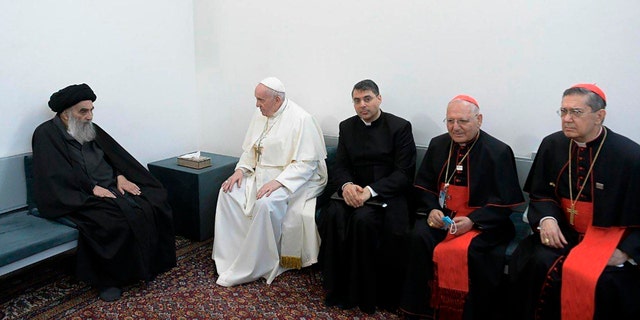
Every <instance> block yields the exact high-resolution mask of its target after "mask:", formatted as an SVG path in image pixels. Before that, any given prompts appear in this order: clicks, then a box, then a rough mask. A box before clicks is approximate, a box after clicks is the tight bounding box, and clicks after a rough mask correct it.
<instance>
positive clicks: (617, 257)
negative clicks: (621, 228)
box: [607, 248, 629, 266]
mask: <svg viewBox="0 0 640 320" xmlns="http://www.w3.org/2000/svg"><path fill="white" fill-rule="evenodd" d="M627 260H629V255H628V254H626V253H624V252H623V251H622V250H620V249H618V248H616V250H615V251H613V254H612V255H611V258H609V262H607V265H608V266H618V265H621V264H623V263H625V262H627Z"/></svg>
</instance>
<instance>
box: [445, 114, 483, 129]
mask: <svg viewBox="0 0 640 320" xmlns="http://www.w3.org/2000/svg"><path fill="white" fill-rule="evenodd" d="M474 117H478V115H477V114H476V115H474ZM472 119H473V118H471V119H449V118H444V120H442V122H444V123H446V124H447V125H454V124H455V123H456V122H458V125H459V126H461V127H463V126H466V125H468V124H469V123H471V120H472Z"/></svg>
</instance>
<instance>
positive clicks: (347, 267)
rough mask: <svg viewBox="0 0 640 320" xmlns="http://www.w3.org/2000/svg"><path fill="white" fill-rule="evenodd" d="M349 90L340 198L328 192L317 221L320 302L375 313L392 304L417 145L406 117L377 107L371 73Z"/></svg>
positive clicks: (338, 172)
mask: <svg viewBox="0 0 640 320" xmlns="http://www.w3.org/2000/svg"><path fill="white" fill-rule="evenodd" d="M351 95H352V99H353V104H354V108H355V111H356V113H357V115H355V116H353V117H351V118H348V119H346V120H344V121H342V122H341V123H340V137H339V140H338V149H337V153H336V164H335V170H334V172H333V175H334V176H333V177H332V179H333V182H334V183H335V185H337V186H338V188H337V190H335V191H337V193H338V195H340V196H341V197H342V198H343V199H344V200H332V201H331V203H330V204H329V206H328V207H327V208H326V209H324V210H323V212H322V215H321V219H320V223H319V231H320V237H321V238H322V244H321V247H322V248H321V252H322V258H323V260H322V261H323V265H324V269H323V276H324V285H325V288H326V289H327V290H328V294H327V297H326V299H325V303H326V304H327V305H329V306H332V305H339V306H340V307H342V308H345V309H348V308H351V307H355V306H359V307H360V309H361V310H362V311H363V312H365V313H374V312H375V308H376V306H380V307H383V308H386V309H394V308H395V307H397V301H398V297H399V291H400V282H401V278H400V276H399V274H400V273H402V271H403V270H402V267H401V265H402V261H403V259H404V256H403V254H402V253H403V252H402V237H403V235H404V232H405V231H406V228H407V227H408V221H409V216H408V209H407V199H406V195H407V191H408V190H409V189H410V187H411V183H412V181H413V175H414V172H415V161H416V147H415V143H414V141H413V133H412V132H411V124H410V123H409V122H408V121H406V120H404V119H402V118H399V117H397V116H395V115H393V114H390V113H387V112H383V111H382V110H380V104H381V103H382V96H381V95H380V92H379V90H378V86H377V85H376V84H375V83H374V82H373V81H371V80H363V81H360V82H358V83H357V84H356V85H355V86H354V88H353V90H352V92H351ZM330 174H331V173H330ZM332 191H333V190H332ZM373 203H377V204H373ZM383 203H385V204H386V207H383V206H382V205H381V204H383Z"/></svg>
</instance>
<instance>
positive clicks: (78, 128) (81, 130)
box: [67, 115, 96, 144]
mask: <svg viewBox="0 0 640 320" xmlns="http://www.w3.org/2000/svg"><path fill="white" fill-rule="evenodd" d="M68 125H69V126H68V128H67V132H69V134H70V135H71V136H72V137H73V138H75V139H76V141H78V142H80V144H83V143H85V142H89V141H93V140H94V139H95V138H96V129H95V128H94V127H93V123H92V122H91V121H81V120H78V119H76V117H74V116H73V115H71V116H70V117H69V124H68Z"/></svg>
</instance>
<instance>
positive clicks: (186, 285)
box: [0, 238, 399, 319]
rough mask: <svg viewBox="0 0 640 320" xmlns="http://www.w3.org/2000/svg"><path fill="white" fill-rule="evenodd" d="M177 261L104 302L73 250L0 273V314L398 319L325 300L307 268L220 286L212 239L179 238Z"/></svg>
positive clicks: (27, 316)
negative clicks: (82, 276)
mask: <svg viewBox="0 0 640 320" xmlns="http://www.w3.org/2000/svg"><path fill="white" fill-rule="evenodd" d="M176 245H177V248H178V266H177V267H175V268H174V269H172V270H171V271H170V272H167V273H165V274H163V275H160V276H159V277H158V278H157V279H156V280H154V281H153V282H151V283H148V284H144V283H140V284H138V285H133V286H130V287H128V288H126V289H125V290H126V291H125V292H124V293H123V297H122V299H120V300H118V301H116V302H103V301H101V300H99V299H98V298H97V292H96V291H95V290H93V289H92V288H91V287H89V286H87V285H86V284H84V283H82V282H79V281H77V280H75V277H74V276H73V267H72V264H73V257H72V256H70V255H67V256H62V257H57V258H54V259H52V260H50V261H47V262H45V263H42V264H40V265H37V266H36V267H33V268H30V269H28V270H26V272H21V273H20V274H17V275H11V276H10V277H7V278H3V279H0V319H398V318H399V317H398V315H396V314H393V313H389V312H386V311H380V310H379V311H378V312H376V313H375V314H374V315H371V316H368V315H366V314H364V313H361V312H360V311H359V310H358V309H357V308H355V309H351V310H341V309H338V308H335V307H334V308H327V307H325V306H324V304H323V303H322V299H323V296H324V294H323V290H322V285H321V279H320V277H321V276H320V274H319V272H317V271H314V270H312V269H310V268H307V269H303V270H299V271H288V272H285V273H284V274H282V275H281V276H279V277H278V278H276V280H275V281H274V282H273V283H272V284H271V285H267V284H266V283H265V281H264V280H259V281H255V282H252V283H249V284H246V285H242V286H237V287H232V288H224V287H220V286H218V285H216V284H215V280H216V277H217V276H216V275H215V267H214V264H213V261H212V260H211V258H210V257H211V240H209V241H204V242H191V241H189V240H185V239H183V238H179V239H177V241H176Z"/></svg>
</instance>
